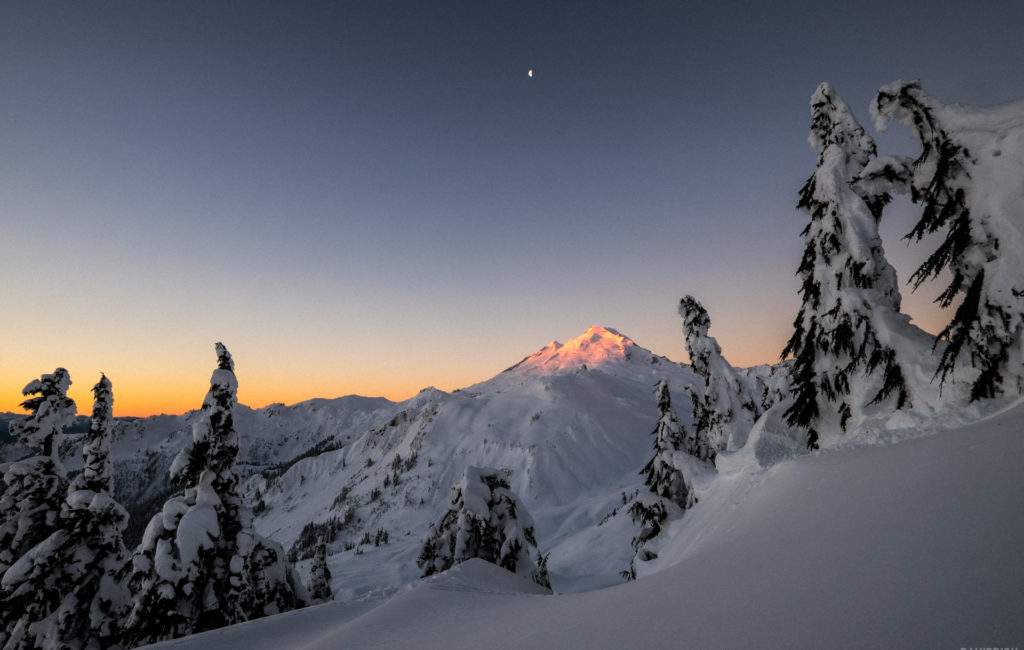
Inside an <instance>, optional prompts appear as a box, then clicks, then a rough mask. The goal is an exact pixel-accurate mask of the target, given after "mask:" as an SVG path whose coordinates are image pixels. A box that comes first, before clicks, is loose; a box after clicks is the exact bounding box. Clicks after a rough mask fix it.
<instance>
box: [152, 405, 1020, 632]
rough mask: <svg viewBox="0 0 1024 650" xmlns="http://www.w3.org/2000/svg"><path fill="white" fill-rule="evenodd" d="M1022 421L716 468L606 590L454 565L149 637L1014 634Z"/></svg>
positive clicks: (1002, 420)
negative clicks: (207, 627)
mask: <svg viewBox="0 0 1024 650" xmlns="http://www.w3.org/2000/svg"><path fill="white" fill-rule="evenodd" d="M1022 429H1024V407H1022V406H1020V405H1017V406H1016V407H1014V408H1012V409H1011V410H1009V411H1008V412H1004V413H1003V414H1001V415H998V416H996V417H992V418H989V419H988V420H986V421H985V422H982V423H978V424H975V425H972V426H967V427H962V428H960V429H958V430H951V431H947V432H944V433H940V434H938V435H933V436H928V437H924V438H919V439H916V440H911V441H906V442H903V443H899V444H896V445H891V446H885V447H878V446H874V447H864V448H861V449H859V450H855V451H851V450H846V451H843V452H822V453H818V454H813V455H810V456H801V457H799V458H795V459H793V460H790V461H785V462H782V463H779V464H776V465H775V466H773V467H772V468H771V469H769V470H767V471H763V472H758V473H756V474H746V473H742V472H738V473H729V472H726V473H725V475H724V476H723V477H722V478H720V479H719V480H720V481H721V482H722V483H723V485H724V486H725V487H727V489H722V490H717V491H716V494H717V495H718V496H716V497H714V498H713V499H712V498H711V497H710V496H709V497H708V500H707V501H706V502H705V503H704V504H698V506H697V507H696V508H695V509H694V510H692V511H690V512H688V513H687V515H686V518H684V519H683V520H680V522H679V523H678V524H677V525H676V526H674V527H673V529H672V530H671V533H672V537H671V540H670V542H669V543H666V544H665V546H664V549H665V550H666V551H667V550H669V549H670V548H671V547H674V546H675V547H685V548H686V549H687V550H686V551H685V553H683V554H681V555H680V556H678V557H670V558H666V559H665V564H666V565H669V564H672V566H667V568H665V569H664V570H663V571H661V572H659V573H657V574H655V575H651V576H649V577H647V578H642V579H640V580H638V581H636V582H631V583H626V584H623V585H620V586H617V587H615V588H613V589H602V590H598V591H591V592H587V593H581V594H568V595H562V596H558V597H551V596H543V595H533V596H531V595H528V594H527V593H524V591H525V590H526V589H527V588H528V586H529V585H530V583H529V582H528V581H526V580H523V579H521V578H519V577H517V576H514V575H512V574H510V573H508V572H503V571H500V570H498V569H496V567H493V566H488V565H486V564H484V563H477V562H467V563H465V564H463V565H460V566H459V567H456V569H453V570H452V571H450V572H448V573H446V574H442V575H440V576H437V577H436V578H433V579H431V580H426V581H423V582H421V583H418V584H417V585H416V586H415V587H413V588H412V589H410V590H406V591H404V592H403V593H401V594H400V595H398V596H397V597H395V598H393V599H391V600H389V601H386V602H384V603H383V604H379V603H378V602H376V601H359V602H334V603H328V604H325V605H322V606H319V607H314V608H310V609H306V610H300V611H297V612H292V613H288V614H284V615H281V616H275V617H272V618H270V619H265V620H262V621H256V622H254V623H249V624H246V625H241V626H236V627H233V628H229V629H225V630H215V631H213V632H209V633H206V634H202V635H198V636H195V637H190V638H186V639H180V640H178V641H172V642H169V643H167V644H164V645H162V646H161V647H168V648H172V647H173V648H214V647H226V646H231V647H246V648H249V650H263V649H267V650H270V649H271V648H275V649H276V648H279V647H281V645H282V643H284V644H286V645H289V646H292V647H299V646H301V647H304V648H309V649H310V650H316V649H320V648H324V649H327V648H335V647H339V645H344V646H348V647H360V648H383V647H390V648H420V649H424V650H427V649H431V648H438V649H441V648H445V649H447V648H455V649H459V648H466V649H470V648H473V649H477V648H480V647H481V646H483V645H485V646H486V647H489V648H522V647H535V648H565V647H594V648H614V647H634V646H635V645H636V644H638V643H642V644H643V645H645V646H647V647H677V646H678V645H679V644H680V643H681V642H685V643H686V644H688V645H691V646H692V647H701V648H794V647H796V648H820V647H849V648H861V647H902V646H908V645H909V646H911V647H946V646H952V647H971V645H972V644H976V643H979V639H987V638H990V637H995V638H993V639H992V641H991V643H992V644H993V647H1004V646H1011V647H1012V645H1013V644H1015V643H1017V641H1016V640H1017V639H1020V638H1022V637H1024V620H1022V619H1021V618H1020V616H1019V612H1020V611H1021V608H1022V607H1024V590H1022V589H1021V587H1020V584H1019V580H1018V579H1017V575H1016V572H1014V571H1008V570H1007V567H1020V566H1022V565H1024V552H1022V551H1021V548H1020V545H1019V543H1018V542H1019V539H1020V536H1021V535H1022V534H1024V521H1022V520H1021V518H1020V517H1019V516H1017V515H1015V514H1012V513H1016V512H1018V510H1019V504H1020V503H1021V500H1022V499H1024V485H1022V484H1021V482H1020V481H1019V480H1018V479H1017V475H1018V470H1019V468H1018V465H1019V459H1020V458H1021V457H1024V437H1022V436H1021V435H1020V431H1021V430H1022ZM965 441H970V442H969V443H966V444H965ZM711 513H717V514H714V515H713V516H712V514H711ZM687 518H689V521H687ZM673 563H674V564H673ZM514 581H519V582H517V583H515V584H516V585H522V586H521V588H520V589H521V590H517V589H515V588H514V587H511V586H510V584H509V583H510V582H514ZM980 643H989V641H980ZM975 647H976V646H975Z"/></svg>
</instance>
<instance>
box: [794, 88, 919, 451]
mask: <svg viewBox="0 0 1024 650" xmlns="http://www.w3.org/2000/svg"><path fill="white" fill-rule="evenodd" d="M811 116H812V124H811V135H810V138H809V141H810V144H811V147H812V148H813V149H814V150H815V151H817V152H818V168H817V170H816V171H815V173H814V175H813V176H811V178H810V179H809V180H808V181H807V183H806V184H805V185H804V187H803V189H802V190H801V191H800V201H799V203H798V204H797V207H798V208H800V209H801V210H803V211H804V212H806V213H807V214H809V215H810V217H811V221H810V223H809V224H808V225H807V227H806V228H805V229H804V231H803V237H804V243H805V247H804V253H803V258H802V259H801V261H800V266H799V269H798V271H797V274H798V275H799V276H800V277H801V279H802V286H801V289H800V293H801V297H802V299H803V303H802V304H801V306H800V312H799V314H798V315H797V317H796V320H795V321H794V328H795V329H794V332H793V335H792V337H791V338H790V340H789V342H788V343H787V345H786V348H785V350H784V351H783V353H782V356H783V357H786V356H788V355H790V354H792V355H793V359H794V360H793V368H792V377H793V383H794V386H793V390H794V397H795V399H794V402H793V404H792V405H791V406H790V407H789V409H788V410H787V411H786V414H785V415H786V419H787V422H788V423H789V424H790V425H791V426H800V427H804V428H806V429H807V431H808V440H807V445H808V447H810V448H816V447H817V446H818V439H819V434H820V432H821V430H823V429H828V430H845V429H846V426H847V423H848V421H849V420H850V418H851V417H853V415H854V413H855V412H860V410H861V409H862V408H863V407H865V406H867V405H868V404H876V403H881V402H882V401H884V400H887V399H890V398H891V399H892V401H893V406H895V407H896V408H903V407H904V406H906V405H907V404H908V403H909V400H910V395H909V392H908V390H907V385H906V382H905V380H904V375H903V370H902V368H901V366H900V364H899V360H898V359H897V353H896V350H895V349H894V348H893V347H892V346H891V344H890V341H889V334H890V331H891V330H892V329H893V328H895V327H900V326H901V324H903V323H905V322H906V321H905V319H904V320H900V317H899V316H898V314H899V308H900V294H899V290H898V288H897V285H896V272H895V270H894V269H893V268H892V267H891V266H890V265H889V263H888V262H887V261H886V259H885V255H884V253H883V251H882V242H881V238H880V237H879V235H878V221H879V219H880V218H881V215H882V208H883V207H884V206H885V204H886V203H887V202H888V200H889V196H888V195H887V194H884V193H882V194H869V193H859V192H864V190H863V189H860V188H861V186H859V185H857V184H856V181H857V178H858V174H860V173H861V172H862V170H863V169H864V167H865V166H866V165H867V164H868V162H869V161H870V160H871V158H872V156H874V155H875V143H874V141H873V140H872V139H871V138H870V136H868V135H867V134H866V133H865V132H864V129H863V128H862V127H861V126H860V124H858V123H857V120H856V119H855V118H854V117H853V114H852V112H851V111H850V109H849V107H848V106H847V105H846V103H845V102H843V100H842V99H840V98H839V97H838V96H837V95H836V93H835V90H834V89H833V88H832V86H831V85H829V84H827V83H822V84H821V85H820V86H818V89H817V90H816V91H815V93H814V95H813V96H812V97H811ZM855 188H857V189H855ZM851 385H855V389H854V390H851ZM865 393H867V394H868V397H867V398H866V401H867V402H868V404H862V403H860V401H859V400H860V398H859V397H858V396H859V395H862V394H865Z"/></svg>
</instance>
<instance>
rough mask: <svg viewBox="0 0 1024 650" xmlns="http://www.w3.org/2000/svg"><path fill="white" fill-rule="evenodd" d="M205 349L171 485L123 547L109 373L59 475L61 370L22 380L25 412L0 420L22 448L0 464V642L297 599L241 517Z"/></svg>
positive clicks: (223, 364)
mask: <svg viewBox="0 0 1024 650" xmlns="http://www.w3.org/2000/svg"><path fill="white" fill-rule="evenodd" d="M217 357H218V367H217V369H216V370H215V371H214V373H213V377H212V379H211V381H210V391H209V393H208V394H207V396H206V399H205V400H204V401H203V406H202V410H201V412H200V417H199V418H198V419H197V420H196V421H195V422H194V424H193V443H192V446H191V448H189V449H186V450H183V451H182V452H181V454H179V456H178V458H177V459H176V460H175V462H174V464H173V466H172V468H171V474H172V478H173V480H174V481H175V482H176V484H177V485H179V486H180V488H181V489H182V493H181V494H179V495H177V496H174V497H172V498H171V499H169V500H168V501H167V503H166V504H165V505H164V507H163V509H162V511H161V512H159V513H158V514H156V515H155V516H154V517H153V519H152V520H151V521H150V522H149V525H148V526H147V528H146V532H145V535H144V537H143V540H142V544H141V545H140V547H139V548H138V549H136V550H135V551H134V552H132V553H129V552H128V551H127V550H126V548H125V546H124V542H123V537H122V535H123V532H124V529H125V526H126V525H127V520H128V515H127V513H126V512H125V510H124V508H122V507H121V506H120V505H119V504H118V503H117V501H116V500H115V499H114V497H113V495H112V482H111V462H110V457H109V452H110V440H111V431H112V423H113V417H112V405H113V396H112V392H111V384H110V381H109V380H108V379H107V378H106V377H105V376H104V377H101V379H100V381H99V382H98V383H97V384H96V386H95V387H94V388H93V393H94V395H95V404H94V407H93V413H92V418H91V422H90V428H89V432H88V434H87V440H86V443H85V445H84V448H83V456H84V459H83V460H84V467H83V469H82V472H81V473H80V474H78V475H77V476H75V478H74V480H72V481H70V482H69V481H68V475H67V472H66V471H65V469H64V466H63V465H62V463H61V460H60V458H59V454H58V452H59V449H60V442H61V437H62V430H63V429H64V428H65V427H66V426H68V425H69V424H70V423H71V421H72V420H73V418H74V416H75V412H76V407H75V403H74V402H73V401H72V400H71V399H70V398H68V396H67V390H68V388H69V386H70V385H71V379H70V377H69V376H68V373H67V371H66V370H64V369H63V368H58V369H56V370H55V371H54V372H53V373H52V374H48V375H43V376H42V377H41V378H40V379H38V380H35V381H33V382H31V383H29V384H28V386H26V387H25V389H24V391H23V393H24V394H25V395H27V396H30V397H29V398H28V399H27V400H26V401H25V402H23V404H22V406H24V408H26V409H27V410H28V411H30V414H29V415H27V416H25V417H24V418H23V419H22V420H20V421H18V420H16V421H14V422H12V423H11V427H10V432H11V434H12V435H14V436H15V437H17V438H18V439H19V440H20V441H21V442H22V443H23V444H24V445H26V446H27V447H29V448H31V449H33V450H34V451H35V452H36V455H33V456H30V457H28V458H25V459H22V460H20V461H17V462H14V463H11V464H10V465H9V466H8V467H7V470H6V472H5V473H4V476H3V481H4V488H5V489H4V493H3V497H2V499H0V599H2V607H0V617H2V621H0V645H3V647H4V648H110V647H134V646H137V645H142V644H145V643H152V642H156V641H161V640H164V639H171V638H175V637H178V636H183V635H186V634H191V633H194V632H200V631H203V630H209V629H213V628H217V627H221V626H224V625H230V624H232V623H238V622H241V621H246V620H250V619H253V618H258V617H261V616H265V615H268V614H273V613H277V612H280V611H285V610H288V609H293V608H296V607H301V606H303V605H305V604H307V603H308V602H309V595H308V594H307V592H306V589H305V587H304V586H303V585H302V584H301V583H300V582H299V581H298V579H297V575H296V574H295V572H294V570H293V569H292V567H291V566H290V565H288V563H287V562H286V560H285V555H284V551H283V549H282V548H281V546H280V545H278V544H277V543H275V542H272V541H270V540H267V539H264V538H263V537H261V536H259V535H257V534H256V533H255V531H254V530H253V527H252V513H251V511H250V510H249V508H248V507H247V506H246V505H245V504H244V503H243V502H242V499H241V497H240V495H239V492H238V475H237V474H236V472H235V469H234V465H235V459H236V457H237V455H238V433H237V431H236V430H235V426H234V407H235V404H236V402H237V398H236V392H237V380H236V378H235V374H234V362H233V361H232V359H231V355H230V354H229V353H228V351H227V349H226V348H225V347H224V346H223V345H221V344H220V343H218V344H217ZM327 593H328V594H329V586H328V587H327ZM318 597H319V598H321V599H322V598H324V591H323V589H321V591H320V592H319V593H318Z"/></svg>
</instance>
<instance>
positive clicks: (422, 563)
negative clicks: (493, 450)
mask: <svg viewBox="0 0 1024 650" xmlns="http://www.w3.org/2000/svg"><path fill="white" fill-rule="evenodd" d="M508 473H509V472H508V470H497V469H491V468H482V467H474V466H472V465H471V466H469V467H467V468H466V470H465V473H464V474H463V476H462V480H461V481H459V482H458V483H456V484H455V485H454V486H453V487H452V499H451V506H450V507H449V508H448V510H447V511H446V512H445V513H444V514H443V515H442V516H441V518H440V519H438V520H437V521H435V522H434V523H432V524H431V525H430V531H429V532H428V533H427V536H426V539H424V541H423V547H422V549H421V550H420V554H419V558H417V560H416V564H417V565H418V566H419V567H420V569H422V570H423V577H424V578H425V577H427V576H429V575H433V574H435V573H440V572H441V571H445V570H447V569H450V568H451V567H453V566H454V565H456V564H458V563H460V562H465V561H466V560H469V559H471V558H480V559H482V560H486V561H487V562H490V563H492V564H497V565H498V566H500V567H502V568H505V569H508V570H509V571H511V572H512V573H517V574H519V575H522V576H525V577H527V578H529V579H530V580H533V581H534V582H536V583H537V584H539V585H541V586H542V587H547V588H548V589H550V588H551V583H550V581H549V580H548V571H547V556H545V555H542V554H541V553H540V551H539V550H538V549H537V538H536V534H535V532H534V525H533V518H532V517H531V516H530V513H529V512H527V510H526V506H524V505H523V502H522V501H521V500H520V499H519V497H518V496H517V495H516V494H515V492H513V491H512V489H511V487H509V483H508Z"/></svg>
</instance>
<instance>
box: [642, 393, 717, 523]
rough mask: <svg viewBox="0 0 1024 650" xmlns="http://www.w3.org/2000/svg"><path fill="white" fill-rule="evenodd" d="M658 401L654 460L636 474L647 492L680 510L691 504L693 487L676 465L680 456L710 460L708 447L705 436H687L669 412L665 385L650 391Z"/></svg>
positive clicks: (677, 419)
mask: <svg viewBox="0 0 1024 650" xmlns="http://www.w3.org/2000/svg"><path fill="white" fill-rule="evenodd" d="M654 394H655V396H656V397H657V399H658V413H659V414H660V416H659V418H658V424H657V426H656V427H655V428H654V431H653V432H652V433H653V435H654V456H653V457H652V458H651V460H649V461H648V462H647V465H645V466H644V468H643V469H642V470H641V471H640V473H641V474H645V475H646V478H645V479H644V485H646V486H647V487H649V488H650V489H651V492H653V493H655V494H657V495H658V496H660V497H662V498H664V499H668V500H669V501H671V502H672V503H675V504H676V505H677V506H679V507H680V508H682V509H683V510H685V509H687V508H689V507H690V506H692V505H693V504H694V501H695V499H694V496H693V487H692V484H691V480H690V477H688V476H686V475H685V473H684V468H683V464H682V463H681V462H680V461H681V459H682V454H688V455H691V456H694V457H696V458H699V459H701V460H708V458H709V457H712V456H713V454H712V451H711V444H710V442H709V441H708V438H707V435H706V432H704V433H702V434H701V435H700V436H699V437H698V435H697V433H696V432H687V431H686V429H685V428H684V427H683V424H682V423H681V422H680V421H679V418H678V417H677V416H676V412H675V410H673V409H672V397H671V396H670V395H669V390H668V382H666V381H665V380H661V381H659V382H658V383H657V384H656V385H655V387H654Z"/></svg>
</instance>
